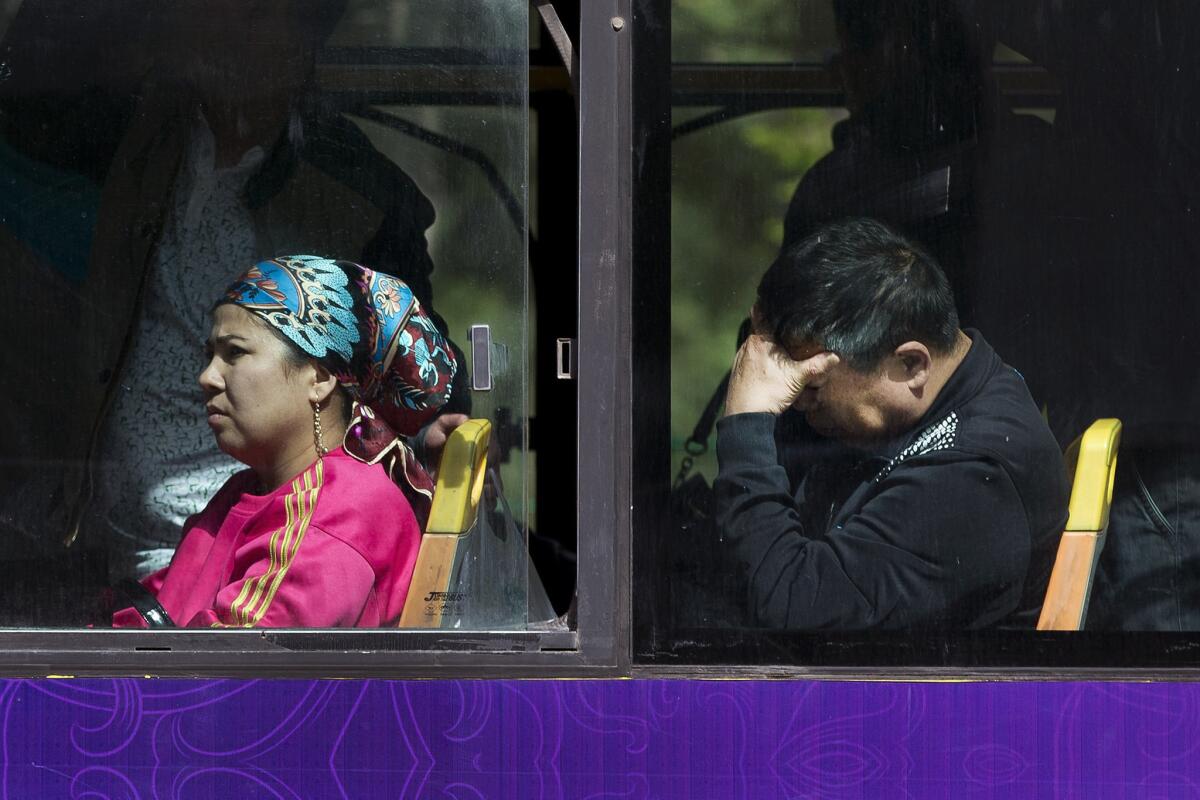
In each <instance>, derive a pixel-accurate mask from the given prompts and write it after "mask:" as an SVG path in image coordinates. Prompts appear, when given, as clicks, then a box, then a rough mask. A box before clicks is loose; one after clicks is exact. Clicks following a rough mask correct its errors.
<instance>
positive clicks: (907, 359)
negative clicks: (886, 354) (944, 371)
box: [892, 342, 933, 390]
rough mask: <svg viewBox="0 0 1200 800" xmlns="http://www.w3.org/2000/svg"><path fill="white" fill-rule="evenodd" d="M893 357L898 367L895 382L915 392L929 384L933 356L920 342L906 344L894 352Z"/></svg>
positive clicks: (894, 377) (894, 376)
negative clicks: (901, 383) (899, 382)
mask: <svg viewBox="0 0 1200 800" xmlns="http://www.w3.org/2000/svg"><path fill="white" fill-rule="evenodd" d="M892 356H893V357H894V358H895V365H896V374H894V375H893V376H892V377H893V380H898V381H901V382H903V383H906V384H908V387H909V388H910V389H914V390H916V389H921V388H923V387H924V386H925V384H926V383H928V382H929V373H930V369H931V368H932V367H933V356H932V355H930V353H929V348H928V347H926V346H925V345H923V344H921V343H920V342H905V343H904V344H902V345H900V346H899V347H897V348H896V349H895V350H894V351H893V352H892Z"/></svg>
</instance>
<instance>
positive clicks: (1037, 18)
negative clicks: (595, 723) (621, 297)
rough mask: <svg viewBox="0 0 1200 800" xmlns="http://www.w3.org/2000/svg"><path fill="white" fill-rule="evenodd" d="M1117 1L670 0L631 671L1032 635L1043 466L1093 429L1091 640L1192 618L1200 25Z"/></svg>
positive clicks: (1042, 540) (1056, 494) (948, 647)
mask: <svg viewBox="0 0 1200 800" xmlns="http://www.w3.org/2000/svg"><path fill="white" fill-rule="evenodd" d="M1118 5H1119V4H1112V3H1102V4H1090V5H1088V7H1087V8H1086V9H1085V8H1082V7H1079V8H1077V7H1075V6H1071V7H1070V8H1065V7H1064V8H1059V7H1058V6H1055V5H1054V4H1023V5H1021V6H1020V7H1019V8H1018V7H1012V8H1006V9H1004V10H1000V9H993V8H990V7H989V8H984V7H983V6H981V5H979V4H969V3H957V2H941V1H940V0H938V1H932V2H931V1H925V0H921V1H917V0H914V1H913V2H904V3H895V4H890V5H889V6H888V9H886V10H881V9H880V8H879V7H878V6H877V4H871V3H860V2H854V0H812V2H802V3H791V2H780V3H762V4H757V5H756V6H755V9H754V11H753V12H750V11H747V12H746V13H741V14H738V15H728V14H725V13H722V8H721V4H718V3H703V2H682V0H677V1H676V2H673V3H671V18H672V25H671V29H670V30H671V34H670V36H671V38H670V47H671V52H672V59H671V60H672V64H671V66H670V73H669V76H670V80H671V91H670V95H669V98H670V103H671V126H672V127H671V130H670V131H664V132H661V135H662V136H663V137H664V138H665V137H668V136H669V138H670V140H671V143H670V150H669V153H670V155H669V159H670V160H669V167H668V169H669V175H670V179H669V180H670V185H669V191H670V193H671V206H670V207H671V211H670V222H669V225H670V261H669V263H670V275H669V286H670V303H671V305H670V320H669V327H668V326H667V325H666V324H665V322H656V321H653V320H647V321H646V322H645V323H644V327H643V328H642V330H643V331H646V332H647V333H646V334H645V335H644V336H643V338H642V340H641V341H640V342H638V343H635V349H636V351H637V352H638V353H640V354H641V355H642V357H643V358H645V359H647V361H648V362H653V363H655V364H657V365H659V366H661V367H662V369H661V370H659V371H654V370H649V369H647V370H646V371H645V373H644V374H648V375H649V374H654V375H661V376H662V377H663V380H662V383H661V385H660V386H659V387H658V388H659V389H660V390H661V392H662V393H663V396H664V397H669V405H668V404H666V403H663V404H656V403H655V402H654V401H653V399H645V400H642V401H640V402H642V403H644V404H645V409H644V412H643V413H641V414H635V419H638V418H642V419H651V420H653V419H661V420H663V421H665V420H666V419H669V428H667V427H666V426H663V428H662V429H661V430H660V429H658V428H656V427H653V426H647V427H644V428H643V429H642V430H641V431H640V432H639V433H637V434H636V435H635V438H636V440H637V442H638V446H639V448H643V449H644V451H645V452H644V455H643V459H644V460H643V463H645V464H647V465H648V466H646V467H645V471H644V472H643V473H642V474H641V475H640V476H639V477H637V478H636V480H638V481H640V482H641V483H644V484H645V485H647V486H649V485H653V486H654V487H656V488H655V490H654V492H653V496H654V501H653V503H652V504H651V505H650V506H649V507H648V510H647V512H646V513H647V516H645V517H644V518H643V520H644V524H645V525H647V526H648V527H649V528H653V531H654V533H653V535H637V534H635V542H637V543H638V546H639V548H640V549H639V551H638V554H637V555H636V558H635V570H637V572H638V574H635V583H636V587H637V588H636V593H637V596H638V597H640V598H642V602H640V603H638V604H636V607H639V608H643V609H646V610H645V611H644V613H643V615H642V619H641V624H640V625H639V626H638V628H639V630H640V631H641V634H642V642H643V644H642V645H640V646H639V648H638V650H639V652H641V653H642V654H643V655H644V657H646V658H648V659H651V660H654V659H657V658H664V659H668V660H671V661H672V662H673V663H677V662H678V661H679V660H681V659H683V660H686V659H687V658H689V657H696V658H700V659H701V660H704V661H710V662H711V661H716V662H725V663H728V662H734V663H738V662H756V661H764V660H765V661H770V662H773V663H774V662H776V661H778V662H782V663H802V662H803V660H804V659H805V658H816V659H818V660H819V659H820V658H821V657H822V656H817V655H814V653H818V652H823V653H825V654H826V655H825V656H824V657H831V658H832V661H831V662H829V663H862V662H859V661H855V659H857V658H862V657H863V656H862V655H861V654H862V653H864V652H866V650H865V649H863V648H865V647H867V645H866V644H864V643H865V642H867V639H868V637H870V636H873V635H875V634H876V633H879V632H882V633H883V634H884V635H886V633H887V632H889V631H897V632H912V631H935V632H937V633H936V634H935V635H933V636H931V637H926V638H924V639H919V640H920V641H921V642H923V643H922V644H917V645H913V648H914V649H912V650H905V651H904V653H903V654H900V652H899V651H896V652H893V653H891V654H884V655H879V653H880V651H878V650H876V651H873V652H875V655H873V656H869V657H867V660H868V661H870V659H873V658H882V659H883V660H884V661H885V662H886V661H888V660H889V659H890V658H894V659H897V660H899V661H902V660H905V659H911V660H913V662H914V663H944V662H945V660H946V659H947V658H949V659H954V658H958V657H963V656H962V655H961V654H962V653H964V652H967V651H966V650H957V649H955V647H954V646H953V642H955V641H962V637H963V636H964V635H966V634H965V633H964V632H966V631H985V632H987V635H993V634H994V636H996V637H1004V636H1020V635H1023V634H1024V633H1026V632H1032V631H1033V630H1034V628H1035V627H1036V626H1037V624H1038V619H1039V614H1040V610H1041V608H1042V605H1043V599H1044V597H1045V594H1046V590H1047V585H1048V582H1049V580H1050V575H1051V572H1052V569H1053V566H1054V562H1055V557H1056V555H1057V553H1058V547H1059V542H1060V536H1061V532H1062V530H1063V526H1064V524H1065V523H1066V521H1067V511H1068V505H1067V503H1068V498H1069V495H1070V489H1071V486H1070V484H1069V482H1068V480H1067V474H1066V467H1065V465H1064V462H1063V460H1062V451H1063V450H1064V449H1065V448H1067V447H1068V445H1069V444H1070V443H1071V442H1072V441H1073V440H1075V439H1076V438H1077V437H1079V436H1080V434H1082V433H1083V431H1084V430H1085V429H1087V427H1088V426H1089V425H1090V424H1091V423H1093V422H1094V421H1096V420H1098V419H1104V418H1113V419H1118V420H1120V421H1121V423H1122V425H1123V436H1122V439H1121V442H1120V447H1119V451H1118V456H1117V467H1116V480H1115V491H1114V494H1113V499H1112V507H1111V515H1110V517H1109V519H1110V528H1109V530H1108V534H1107V541H1106V544H1105V545H1104V548H1103V551H1102V553H1101V555H1100V556H1099V563H1098V565H1097V567H1096V571H1095V577H1094V582H1093V588H1092V594H1091V601H1090V607H1089V609H1088V613H1087V616H1086V620H1085V622H1084V623H1083V626H1084V627H1085V628H1086V629H1088V630H1099V631H1191V630H1195V629H1196V628H1197V627H1198V626H1200V604H1198V603H1197V602H1196V594H1197V592H1196V590H1195V588H1194V587H1193V586H1192V584H1193V583H1194V581H1193V579H1192V578H1191V577H1189V576H1190V572H1189V567H1187V566H1186V565H1188V564H1190V563H1192V561H1193V560H1194V559H1195V558H1196V552H1197V551H1196V550H1195V548H1194V547H1192V546H1191V545H1190V544H1188V542H1189V541H1190V539H1191V538H1192V537H1191V536H1190V535H1189V534H1186V533H1183V531H1186V530H1188V529H1190V527H1193V526H1194V524H1195V522H1194V521H1192V520H1191V519H1190V517H1189V513H1190V512H1189V510H1188V509H1190V508H1191V507H1192V506H1193V505H1194V501H1195V499H1196V498H1195V497H1193V491H1192V489H1193V487H1194V485H1195V483H1196V480H1195V478H1196V476H1197V475H1200V471H1198V470H1200V464H1197V463H1196V461H1195V459H1194V458H1193V455H1194V451H1195V443H1194V442H1193V436H1192V433H1191V431H1192V429H1193V428H1194V427H1195V426H1194V425H1193V424H1192V422H1191V419H1190V416H1191V415H1190V414H1188V413H1187V410H1188V409H1189V408H1190V407H1191V405H1192V403H1193V396H1194V394H1195V391H1196V386H1195V380H1194V378H1193V375H1194V372H1195V370H1193V369H1191V368H1190V367H1189V366H1188V364H1187V361H1186V360H1187V355H1186V347H1181V346H1180V345H1182V344H1183V343H1185V342H1188V341H1191V340H1192V339H1194V338H1195V337H1196V336H1197V334H1198V332H1197V331H1196V330H1195V315H1194V314H1193V313H1192V308H1193V306H1194V300H1193V298H1192V295H1193V294H1194V292H1195V290H1194V288H1193V284H1194V282H1193V281H1191V280H1189V278H1188V274H1189V272H1188V270H1189V265H1190V264H1191V263H1192V261H1194V258H1195V254H1196V252H1197V246H1198V245H1200V242H1197V241H1196V239H1195V230H1196V228H1195V225H1194V224H1193V220H1192V215H1193V214H1194V208H1195V207H1196V198H1195V192H1196V190H1195V188H1194V183H1195V182H1194V180H1192V179H1191V178H1192V173H1193V172H1194V171H1195V170H1196V168H1197V167H1198V166H1200V165H1198V164H1197V163H1196V160H1195V158H1194V152H1193V151H1194V148H1192V147H1191V146H1190V145H1189V144H1188V142H1189V141H1191V139H1192V138H1194V133H1195V132H1196V126H1197V124H1198V120H1197V117H1196V114H1195V111H1194V110H1193V109H1194V107H1195V106H1194V103H1192V102H1191V99H1192V96H1193V95H1194V94H1195V91H1196V88H1195V86H1196V85H1195V80H1194V75H1195V69H1194V68H1195V63H1194V62H1195V58H1196V56H1195V53H1196V47H1195V45H1196V44H1197V43H1196V41H1195V36H1196V34H1195V31H1196V30H1197V28H1196V25H1195V22H1196V20H1194V19H1192V17H1193V16H1194V13H1193V12H1192V11H1190V10H1188V11H1185V10H1182V9H1181V8H1179V7H1177V6H1175V5H1171V4H1165V3H1163V4H1154V3H1152V4H1144V5H1142V6H1139V7H1138V8H1137V9H1127V8H1124V7H1120V8H1118ZM1162 31H1170V34H1169V35H1166V34H1163V35H1160V34H1161V32H1162ZM647 35H648V36H649V35H650V34H647ZM663 44H664V46H665V42H664V43H663ZM1185 76H1190V77H1185ZM664 78H665V73H664ZM662 152H664V153H665V152H666V149H665V148H664V149H663V151H662ZM664 158H665V156H664ZM647 172H648V173H650V174H654V173H653V170H652V168H647ZM659 261H661V259H659ZM656 263H657V262H656V261H655V259H653V258H650V257H645V258H642V259H641V260H640V261H639V267H638V270H639V271H640V274H641V281H642V282H646V283H653V282H655V281H660V280H664V279H663V278H661V277H659V275H658V273H657V272H656V271H655V264H656ZM872 270H874V271H872ZM939 329H940V330H939ZM1168 343H1170V344H1168ZM735 354H736V356H735ZM668 376H669V377H668ZM643 390H644V392H645V394H646V395H647V397H648V398H653V397H654V396H655V392H654V391H653V390H652V389H651V388H650V387H649V386H646V387H643ZM1001 397H1004V398H1005V399H1004V400H1003V401H1001V399H1000V398H1001ZM637 402H639V401H637V400H635V403H637ZM1001 406H1003V410H1001ZM666 452H669V454H670V456H669V459H668V458H664V457H663V454H664V453H666ZM651 453H653V454H654V455H650V454H651ZM646 492H647V495H648V496H649V494H650V490H648V489H647V490H646ZM635 525H636V524H635ZM651 575H653V576H655V577H653V578H652V577H651ZM663 576H665V577H663ZM972 635H974V634H972ZM827 637H833V640H834V641H836V642H839V643H842V645H844V646H839V647H840V649H839V647H831V648H825V645H824V644H821V643H822V642H826V641H827ZM838 637H843V638H838ZM955 637H958V638H955ZM917 640H918V639H913V640H912V641H917ZM876 641H878V640H876ZM888 641H891V640H888ZM989 641H990V640H989ZM1005 641H1008V640H1007V639H1006V640H1005ZM1021 641H1025V644H1023V645H1018V646H1019V647H1027V648H1030V649H1028V652H1029V653H1030V654H1033V653H1034V652H1035V651H1036V652H1041V651H1038V650H1037V648H1038V647H1039V645H1037V644H1036V641H1038V640H1035V639H1034V637H1032V636H1026V637H1025V639H1024V640H1021ZM947 642H950V643H951V644H947ZM1031 642H1032V644H1031ZM906 646H907V645H906ZM926 646H927V647H928V648H929V649H927V650H922V649H921V648H922V647H926ZM856 647H857V648H859V649H858V650H856V649H855V648H856ZM822 648H824V649H822ZM939 648H940V649H939ZM949 652H954V653H957V654H959V655H947V653H949ZM1022 652H1026V651H1022ZM830 653H835V654H834V655H833V656H829V654H830ZM855 653H858V654H859V655H855ZM966 657H967V658H970V659H980V658H982V662H981V663H986V661H987V657H986V656H982V657H981V656H979V655H978V652H977V651H976V652H974V653H972V654H968V656H966ZM1030 657H1031V658H1036V657H1037V656H1034V655H1030ZM839 659H842V660H839ZM845 659H849V662H847V661H845Z"/></svg>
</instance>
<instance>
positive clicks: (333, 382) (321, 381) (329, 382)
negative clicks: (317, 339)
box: [308, 361, 338, 406]
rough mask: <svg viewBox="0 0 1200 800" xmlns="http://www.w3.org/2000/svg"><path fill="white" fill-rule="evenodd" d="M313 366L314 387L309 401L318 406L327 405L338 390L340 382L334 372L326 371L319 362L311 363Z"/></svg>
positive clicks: (310, 391)
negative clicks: (326, 402) (327, 401)
mask: <svg viewBox="0 0 1200 800" xmlns="http://www.w3.org/2000/svg"><path fill="white" fill-rule="evenodd" d="M310 363H311V365H312V380H313V382H312V387H311V388H310V389H309V392H308V401H309V402H310V403H316V404H317V405H320V406H323V405H325V401H326V400H328V399H329V397H330V395H332V394H333V392H334V390H335V389H337V385H338V380H337V377H336V376H334V374H333V373H332V372H330V371H329V370H328V369H326V368H325V367H324V366H322V365H321V364H320V363H319V362H317V361H312V362H310Z"/></svg>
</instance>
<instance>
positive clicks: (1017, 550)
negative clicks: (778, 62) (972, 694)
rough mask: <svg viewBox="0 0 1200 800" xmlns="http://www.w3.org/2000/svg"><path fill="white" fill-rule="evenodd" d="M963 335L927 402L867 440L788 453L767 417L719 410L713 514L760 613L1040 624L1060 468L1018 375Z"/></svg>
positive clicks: (1061, 504)
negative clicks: (907, 419) (868, 446)
mask: <svg viewBox="0 0 1200 800" xmlns="http://www.w3.org/2000/svg"><path fill="white" fill-rule="evenodd" d="M968 335H969V336H970V337H971V339H972V340H973V343H972V346H971V348H970V350H969V351H968V352H967V355H966V357H965V358H964V359H963V361H962V363H961V364H960V365H959V366H958V369H957V370H955V372H954V374H953V375H952V376H951V378H950V380H949V381H948V382H947V383H946V385H945V386H944V387H943V388H942V390H941V392H940V393H939V394H938V396H937V398H936V399H935V400H934V403H933V405H932V406H931V407H930V408H929V410H928V411H927V412H926V414H925V415H924V416H923V417H922V418H921V420H920V421H919V422H918V423H917V425H916V426H915V427H914V428H913V429H912V430H910V431H908V432H907V433H905V434H903V435H901V436H899V437H897V438H895V439H893V440H891V441H889V442H887V443H886V444H884V445H883V446H881V447H880V448H877V449H876V450H875V451H874V452H872V453H863V452H861V451H856V452H852V451H848V450H844V449H839V450H837V451H836V454H830V452H829V449H828V448H823V450H824V452H823V453H822V452H821V451H822V448H816V451H817V452H816V453H814V448H811V447H810V448H801V449H800V452H799V453H798V454H795V455H792V454H791V451H793V450H795V449H796V448H792V447H788V445H789V442H786V441H780V442H777V441H776V428H777V422H778V421H779V419H778V418H777V417H775V416H774V415H771V414H737V415H734V416H730V417H726V418H725V419H722V420H721V421H720V422H719V423H718V425H717V456H718V459H719V461H720V472H719V474H718V476H717V479H716V481H715V483H714V490H715V496H716V515H717V522H718V525H719V526H720V528H721V529H722V530H723V532H724V536H725V539H726V541H727V542H728V543H729V544H730V546H731V548H732V551H733V553H734V554H735V556H736V560H737V561H738V562H740V565H741V567H742V568H744V569H745V570H746V574H747V578H748V581H749V594H750V598H749V601H750V612H751V614H750V616H751V618H752V619H753V621H754V622H756V623H757V624H760V625H764V626H768V627H778V628H792V629H800V630H805V629H822V628H825V629H829V628H832V629H859V628H873V627H880V628H918V627H919V628H928V627H949V628H980V627H987V626H994V625H1003V626H1006V627H1032V626H1033V625H1034V624H1035V623H1036V622H1037V615H1038V611H1039V609H1040V608H1041V604H1042V597H1043V595H1044V594H1045V591H1046V584H1047V582H1048V580H1049V577H1050V570H1051V567H1052V566H1053V562H1054V556H1055V553H1056V551H1057V547H1058V541H1059V537H1060V535H1061V533H1062V529H1063V525H1064V524H1065V523H1066V518H1067V501H1068V495H1069V491H1070V490H1069V487H1068V484H1067V479H1066V471H1065V468H1064V466H1063V461H1062V455H1061V453H1060V452H1059V450H1058V446H1057V444H1056V443H1055V440H1054V437H1053V436H1052V435H1051V433H1050V430H1049V428H1048V427H1047V426H1046V424H1045V422H1044V421H1043V420H1042V417H1041V416H1040V415H1039V413H1038V410H1037V407H1036V406H1035V405H1034V403H1033V400H1032V399H1031V398H1030V396H1029V391H1028V390H1027V389H1026V388H1025V382H1024V381H1023V380H1022V379H1021V376H1020V375H1018V374H1017V372H1016V371H1015V370H1013V369H1012V368H1011V367H1009V366H1007V365H1005V364H1004V363H1003V362H1002V361H1001V360H1000V358H999V357H998V356H997V355H996V353H995V351H993V350H992V348H991V347H990V346H989V345H988V344H987V342H986V341H984V339H983V337H982V336H980V335H979V333H978V332H976V331H968ZM779 427H780V428H781V429H782V428H783V426H782V425H780V426H779ZM780 452H787V453H789V455H788V456H786V457H785V458H783V459H781V458H780V455H779V454H780ZM781 460H782V461H785V462H787V463H786V464H784V463H781ZM789 474H790V475H791V476H792V477H791V478H790V479H789Z"/></svg>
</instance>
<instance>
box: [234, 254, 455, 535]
mask: <svg viewBox="0 0 1200 800" xmlns="http://www.w3.org/2000/svg"><path fill="white" fill-rule="evenodd" d="M222 302H229V303H233V304H235V305H239V306H241V307H242V308H245V309H247V310H248V311H251V312H253V313H255V314H257V315H258V316H259V317H261V318H262V319H264V320H266V321H267V322H268V323H270V325H271V326H272V327H274V328H275V329H276V330H278V331H279V332H280V333H281V334H283V335H284V336H285V337H287V339H288V340H289V341H291V342H293V343H294V344H295V345H296V346H297V347H299V348H300V349H301V350H303V351H304V352H305V353H307V354H308V355H310V356H312V357H313V358H317V359H321V360H322V361H323V362H324V363H326V364H329V365H331V368H332V370H333V372H334V374H335V375H336V376H337V379H338V382H339V383H340V384H341V385H342V386H344V387H345V388H346V390H347V391H348V392H349V393H350V395H351V397H353V398H354V400H355V412H354V415H353V416H354V419H353V421H352V422H351V424H350V428H349V430H348V431H347V433H346V439H345V442H344V444H345V447H346V452H348V453H349V454H350V455H352V456H354V457H355V458H358V459H359V460H361V461H365V462H367V463H371V464H374V463H380V462H383V463H384V464H385V465H386V466H387V468H388V471H389V473H391V474H392V475H393V478H397V477H399V476H398V475H397V474H396V469H395V468H396V467H397V466H399V467H401V470H400V472H401V473H403V474H405V475H406V477H407V478H408V480H407V481H406V482H407V483H408V484H409V487H411V488H414V489H416V490H417V492H419V493H420V494H421V495H422V496H426V495H430V494H431V492H432V488H433V484H432V481H430V480H429V478H428V476H427V475H425V474H424V470H421V469H420V466H419V465H418V464H417V463H416V459H415V458H413V456H412V452H411V451H410V450H409V449H408V447H407V445H406V444H405V443H404V442H403V440H401V439H399V438H398V437H397V436H396V434H397V433H399V434H404V435H412V434H414V433H416V432H417V431H418V430H419V429H420V428H421V426H422V425H423V424H424V423H425V422H427V421H428V420H429V419H431V418H432V417H433V416H434V414H435V413H436V412H437V409H439V408H441V407H442V406H443V405H445V404H446V401H447V400H448V399H449V396H450V383H451V381H452V380H453V378H454V373H455V370H456V369H457V363H456V361H455V358H454V352H453V351H452V350H451V348H450V346H449V344H448V343H447V342H446V340H445V338H444V337H443V336H442V334H441V332H440V331H439V330H438V329H437V326H436V325H435V324H434V322H433V320H432V319H430V318H429V316H428V315H427V314H426V313H425V312H424V311H423V310H422V309H421V305H420V303H418V302H417V299H416V298H415V297H414V296H413V293H412V290H411V289H410V288H409V287H408V285H407V284H405V283H404V282H403V281H402V280H400V279H399V278H395V277H393V276H391V275H387V274H385V273H382V272H376V271H374V270H372V269H368V268H367V267H363V266H360V265H358V264H354V263H351V262H349V261H331V260H330V259H327V258H321V257H318V256H281V257H279V258H273V259H271V260H269V261H262V262H259V263H258V264H255V265H254V266H253V267H251V268H250V269H249V270H247V271H246V273H245V274H244V275H242V276H241V277H240V278H238V279H237V280H236V281H235V282H234V283H233V284H232V285H231V286H230V287H229V289H227V290H226V293H225V298H224V300H223V301H222ZM364 336H365V339H364ZM397 482H398V483H399V481H397ZM409 487H405V486H404V485H403V484H401V488H405V489H406V490H407V488H409ZM410 499H413V498H412V496H411V493H410ZM420 505H422V506H424V505H425V503H420ZM414 508H415V509H416V510H418V515H419V516H421V514H420V511H422V510H425V509H422V508H419V507H418V504H416V503H414Z"/></svg>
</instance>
